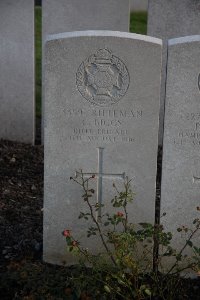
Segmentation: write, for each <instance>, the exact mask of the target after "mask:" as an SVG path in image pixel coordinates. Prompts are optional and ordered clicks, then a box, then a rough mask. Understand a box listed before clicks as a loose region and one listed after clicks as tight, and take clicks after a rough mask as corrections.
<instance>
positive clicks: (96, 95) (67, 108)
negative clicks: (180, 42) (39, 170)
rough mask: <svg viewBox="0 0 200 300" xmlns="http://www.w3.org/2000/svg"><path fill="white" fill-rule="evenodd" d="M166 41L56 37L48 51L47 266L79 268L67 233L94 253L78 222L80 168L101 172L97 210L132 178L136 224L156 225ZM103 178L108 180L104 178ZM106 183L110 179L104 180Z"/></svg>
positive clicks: (113, 35)
mask: <svg viewBox="0 0 200 300" xmlns="http://www.w3.org/2000/svg"><path fill="white" fill-rule="evenodd" d="M161 48H162V47H161V41H160V40H158V39H154V38H149V37H146V36H141V35H136V34H130V33H120V32H112V31H86V32H74V33H65V34H59V35H53V36H51V37H50V39H49V40H48V41H47V43H46V47H45V139H44V142H45V183H44V186H45V187H44V260H45V261H47V262H51V263H56V264H62V263H63V262H64V261H66V263H67V264H72V263H73V262H74V260H73V258H72V257H71V256H70V255H69V254H68V253H67V251H66V247H65V240H64V238H63V237H62V235H61V232H62V230H63V229H64V228H67V229H70V230H72V232H73V234H74V235H75V236H76V238H77V239H78V240H80V241H83V245H84V246H86V247H89V248H90V249H91V250H92V251H93V252H94V253H96V252H98V251H99V250H100V249H101V247H100V243H99V241H98V240H95V239H93V238H91V239H87V238H86V237H85V234H86V228H87V227H88V222H87V221H85V222H84V221H83V220H78V216H79V213H80V211H85V207H86V203H85V202H84V201H83V198H82V197H81V195H82V193H83V191H82V189H81V188H80V186H78V185H77V184H75V183H74V182H73V181H70V176H73V175H74V174H75V171H80V169H81V170H82V171H83V172H84V173H87V175H85V178H86V177H87V176H88V174H90V175H92V174H95V178H94V179H93V180H92V183H91V187H92V188H93V189H94V190H95V194H94V199H93V200H92V201H93V203H94V204H95V203H96V201H97V200H99V201H100V200H102V202H103V204H104V205H105V207H103V209H102V214H103V213H104V212H105V211H110V212H112V213H117V209H113V208H112V207H111V204H110V200H111V199H112V197H113V196H114V195H115V194H116V193H115V191H114V188H113V187H112V185H113V183H115V184H116V186H117V187H118V189H119V190H122V188H123V183H124V179H123V178H124V177H125V176H128V177H129V178H130V179H132V185H133V189H134V191H135V193H136V198H135V201H134V203H133V204H132V205H131V206H130V207H129V208H128V212H129V218H130V221H131V222H153V221H154V215H155V192H156V189H155V183H156V165H157V163H156V160H157V146H158V143H157V133H158V116H159V93H160V72H161ZM97 173H100V174H102V175H101V176H98V174H97ZM102 177H103V178H102Z"/></svg>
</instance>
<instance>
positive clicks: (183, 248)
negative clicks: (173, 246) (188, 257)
mask: <svg viewBox="0 0 200 300" xmlns="http://www.w3.org/2000/svg"><path fill="white" fill-rule="evenodd" d="M198 230H199V227H197V228H196V229H195V230H194V231H193V232H192V233H191V235H190V237H189V239H188V240H187V242H186V243H185V245H184V246H183V247H182V249H181V250H180V252H179V253H178V256H180V255H181V254H182V253H183V251H184V250H185V248H186V247H187V246H188V242H189V241H191V239H192V238H193V236H194V235H195V233H196V232H197V231H198ZM177 264H178V261H177V260H176V262H175V263H174V264H173V266H172V267H171V268H170V269H169V271H168V272H167V274H165V276H164V277H166V276H167V275H168V274H169V273H170V272H171V271H172V270H173V269H174V268H175V267H176V266H177ZM175 274H176V273H175Z"/></svg>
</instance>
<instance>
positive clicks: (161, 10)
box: [147, 0, 200, 144]
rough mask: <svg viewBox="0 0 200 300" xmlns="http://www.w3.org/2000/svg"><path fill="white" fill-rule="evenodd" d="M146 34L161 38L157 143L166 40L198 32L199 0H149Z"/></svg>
mask: <svg viewBox="0 0 200 300" xmlns="http://www.w3.org/2000/svg"><path fill="white" fill-rule="evenodd" d="M147 34H148V35H150V36H155V37H157V38H160V39H163V64H162V65H163V70H162V82H161V111H160V134H159V143H160V144H161V143H162V136H163V127H162V124H163V119H164V117H163V116H164V100H165V81H166V62H167V40H168V39H172V38H176V37H183V36H189V35H195V34H200V1H199V0H166V1H163V0H149V6H148V26H147Z"/></svg>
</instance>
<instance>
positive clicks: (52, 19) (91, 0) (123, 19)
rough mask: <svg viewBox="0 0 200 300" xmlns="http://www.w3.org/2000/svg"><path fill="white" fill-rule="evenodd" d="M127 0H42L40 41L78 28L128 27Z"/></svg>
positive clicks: (108, 28)
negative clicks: (41, 33)
mask: <svg viewBox="0 0 200 300" xmlns="http://www.w3.org/2000/svg"><path fill="white" fill-rule="evenodd" d="M129 1H130V0H67V1H66V0H43V1H42V15H43V16H42V17H43V18H42V22H43V23H42V25H43V41H44V40H45V38H46V36H47V35H48V34H55V33H60V32H66V31H78V30H98V29H100V30H115V31H129V19H130V17H129Z"/></svg>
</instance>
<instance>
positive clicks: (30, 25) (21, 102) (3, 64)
mask: <svg viewBox="0 0 200 300" xmlns="http://www.w3.org/2000/svg"><path fill="white" fill-rule="evenodd" d="M0 16H1V17H0V69H1V72H0V120H1V126H0V138H3V139H8V140H15V141H20V142H26V143H34V132H35V125H34V116H35V103H34V0H30V1H27V0H18V1H15V0H4V1H0Z"/></svg>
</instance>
